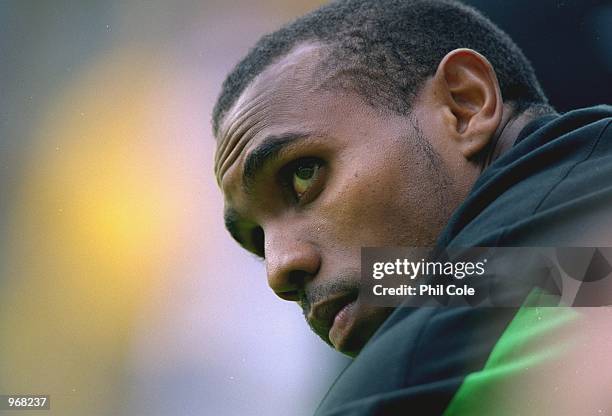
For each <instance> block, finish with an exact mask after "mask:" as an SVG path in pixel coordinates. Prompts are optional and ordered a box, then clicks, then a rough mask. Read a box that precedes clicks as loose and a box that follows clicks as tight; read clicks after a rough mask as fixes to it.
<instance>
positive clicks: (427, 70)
mask: <svg viewBox="0 0 612 416" xmlns="http://www.w3.org/2000/svg"><path fill="white" fill-rule="evenodd" d="M309 41H314V42H321V43H323V44H325V45H329V46H330V49H331V51H332V52H331V54H330V58H329V59H331V61H332V62H328V63H326V65H327V66H328V67H330V65H331V66H333V68H335V69H336V70H338V71H341V72H342V73H343V74H346V75H344V77H345V78H348V79H345V80H344V81H343V82H342V83H341V85H340V86H342V87H344V88H350V89H352V90H353V91H354V92H356V93H358V94H359V95H361V96H362V97H364V98H365V100H366V101H367V102H368V103H369V104H372V105H374V106H376V105H379V106H385V107H387V108H388V109H390V110H393V111H395V112H397V113H400V114H405V113H408V112H409V110H410V108H411V106H412V101H413V99H414V98H415V96H416V94H417V92H418V88H419V86H420V85H421V84H422V82H423V81H424V80H425V79H427V78H428V77H429V76H431V75H433V74H434V73H435V71H436V69H437V67H438V64H439V63H440V61H441V60H442V58H443V57H444V56H445V55H446V54H447V53H448V52H450V51H451V50H453V49H457V48H470V49H474V50H476V51H478V52H480V53H481V54H482V55H484V56H485V57H486V58H487V59H488V60H489V61H490V62H491V64H492V65H493V68H494V69H495V72H496V74H497V77H498V80H499V84H500V88H501V93H502V97H503V98H504V100H505V101H506V102H512V103H514V104H515V106H516V108H517V110H519V111H522V110H525V109H526V108H528V107H530V106H532V105H537V104H540V105H541V104H544V105H546V104H547V102H548V100H547V98H546V96H545V95H544V93H543V91H542V88H541V87H540V84H539V83H538V80H537V79H536V76H535V74H534V71H533V68H532V66H531V64H530V62H529V61H528V60H527V58H526V57H525V56H524V55H523V53H522V52H521V50H520V49H519V48H518V46H517V45H516V44H515V43H514V42H513V41H512V39H510V37H509V36H508V35H506V34H505V33H504V32H503V31H502V30H501V29H499V28H498V27H497V26H495V25H494V24H493V23H492V22H491V21H490V20H489V19H487V18H486V17H484V16H483V15H482V14H481V13H480V12H478V11H476V10H475V9H473V8H471V7H469V6H466V5H464V4H461V3H459V2H457V1H454V0H339V1H334V2H331V3H329V4H327V5H325V6H322V7H321V8H319V9H317V10H315V11H313V12H311V13H308V14H306V15H304V16H302V17H300V18H298V19H297V20H295V21H293V22H291V23H289V24H287V25H285V26H283V27H282V28H281V29H279V30H277V31H276V32H273V33H271V34H268V35H265V36H263V37H262V38H261V39H260V40H259V41H258V42H257V43H256V44H255V46H254V47H253V48H252V49H251V51H250V52H249V53H248V54H247V55H246V57H244V58H243V59H242V60H241V61H240V62H239V63H238V64H237V65H236V67H235V68H234V69H233V71H232V72H231V73H230V74H229V75H228V77H227V78H226V79H225V82H224V83H223V87H222V90H221V94H220V96H219V98H218V99H217V103H216V105H215V108H214V110H213V131H214V133H215V136H216V135H217V133H218V129H219V123H220V121H221V119H222V118H223V116H224V114H225V113H226V112H227V110H228V109H229V108H230V107H231V106H232V105H233V104H234V102H235V101H236V100H237V98H238V97H239V96H240V94H241V93H242V92H243V90H244V89H245V88H246V87H247V86H248V85H249V83H250V82H251V81H253V79H254V78H255V77H256V76H257V75H258V74H260V73H261V72H262V71H263V70H264V69H266V68H267V67H268V66H269V65H270V64H272V63H273V62H275V61H276V60H278V59H280V58H281V57H283V56H284V55H286V54H287V53H288V52H290V51H291V50H292V49H293V48H294V47H295V46H297V45H299V44H302V43H304V42H309Z"/></svg>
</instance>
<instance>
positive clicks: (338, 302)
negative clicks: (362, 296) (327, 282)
mask: <svg viewBox="0 0 612 416" xmlns="http://www.w3.org/2000/svg"><path fill="white" fill-rule="evenodd" d="M357 295H358V293H356V292H343V293H341V294H338V295H334V296H330V297H329V298H327V299H325V300H322V301H319V302H317V303H315V304H313V305H312V307H311V308H310V312H309V313H308V321H309V322H310V323H311V325H314V326H317V327H321V326H323V327H325V328H327V329H329V328H331V327H332V325H333V323H334V318H335V317H336V315H337V314H338V312H340V310H341V309H342V308H344V307H345V306H346V305H348V304H349V303H351V302H352V301H354V300H355V299H357Z"/></svg>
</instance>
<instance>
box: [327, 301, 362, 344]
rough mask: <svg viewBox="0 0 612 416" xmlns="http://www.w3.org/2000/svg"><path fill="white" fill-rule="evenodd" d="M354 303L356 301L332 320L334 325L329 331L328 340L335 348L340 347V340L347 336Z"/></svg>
mask: <svg viewBox="0 0 612 416" xmlns="http://www.w3.org/2000/svg"><path fill="white" fill-rule="evenodd" d="M356 302H357V301H356V300H354V301H352V302H351V303H348V304H347V305H346V306H344V307H343V308H342V309H340V311H339V312H338V313H337V314H336V316H335V318H334V323H333V324H332V327H331V329H330V330H329V339H330V341H331V342H332V344H334V346H335V347H336V348H338V347H339V346H340V345H339V344H341V343H342V340H343V339H344V338H345V337H346V336H347V332H348V330H349V327H350V325H349V324H350V322H351V320H352V317H353V311H354V309H355V303H356Z"/></svg>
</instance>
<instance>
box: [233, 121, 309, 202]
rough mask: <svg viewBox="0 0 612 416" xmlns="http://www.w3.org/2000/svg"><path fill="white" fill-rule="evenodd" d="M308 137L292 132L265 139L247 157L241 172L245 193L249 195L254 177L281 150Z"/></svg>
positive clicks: (307, 134) (305, 134)
mask: <svg viewBox="0 0 612 416" xmlns="http://www.w3.org/2000/svg"><path fill="white" fill-rule="evenodd" d="M308 136H310V134H309V133H304V132H292V133H283V134H279V135H271V136H268V137H266V138H265V139H264V140H262V142H261V143H260V144H259V145H258V146H257V147H256V148H255V150H253V151H252V152H251V153H249V155H248V156H247V158H246V160H245V162H244V168H243V170H242V186H243V188H244V191H245V193H247V194H249V193H250V190H251V186H252V183H253V180H254V179H255V177H256V176H257V175H258V174H259V173H260V172H261V170H262V169H263V168H264V167H265V166H266V164H268V163H269V162H270V161H272V160H273V159H274V158H276V157H277V156H278V154H279V153H280V152H281V150H283V149H285V148H286V147H288V146H289V145H291V144H293V143H295V142H296V141H299V140H302V139H304V138H306V137H308Z"/></svg>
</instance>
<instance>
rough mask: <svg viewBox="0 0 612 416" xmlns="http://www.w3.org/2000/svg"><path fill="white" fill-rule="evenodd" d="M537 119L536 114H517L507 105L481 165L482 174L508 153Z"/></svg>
mask: <svg viewBox="0 0 612 416" xmlns="http://www.w3.org/2000/svg"><path fill="white" fill-rule="evenodd" d="M535 118H537V115H536V114H534V113H531V112H529V111H523V112H521V113H516V112H515V110H514V108H513V107H512V106H511V105H505V106H504V112H503V115H502V121H501V123H499V126H498V127H497V130H496V131H495V134H494V135H493V138H492V140H491V146H490V147H489V151H488V152H487V154H486V156H485V157H484V158H483V159H482V162H481V163H480V170H481V172H482V171H483V170H485V169H486V168H487V167H488V166H489V165H490V164H491V163H493V162H494V161H495V160H496V159H497V158H499V157H500V156H501V155H502V154H504V153H506V152H507V151H508V150H509V149H510V148H511V147H512V146H513V145H514V142H516V139H517V138H518V135H519V133H520V132H521V130H523V128H524V127H525V126H526V125H527V124H528V123H529V122H530V121H532V120H534V119H535Z"/></svg>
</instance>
